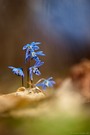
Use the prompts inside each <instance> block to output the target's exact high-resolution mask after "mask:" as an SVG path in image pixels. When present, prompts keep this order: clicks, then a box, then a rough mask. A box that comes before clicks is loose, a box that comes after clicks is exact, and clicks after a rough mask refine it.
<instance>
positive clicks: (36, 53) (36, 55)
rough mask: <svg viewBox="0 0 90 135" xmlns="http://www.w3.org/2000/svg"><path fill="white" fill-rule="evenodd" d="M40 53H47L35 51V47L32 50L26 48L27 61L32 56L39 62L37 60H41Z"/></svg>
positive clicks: (42, 54)
mask: <svg viewBox="0 0 90 135" xmlns="http://www.w3.org/2000/svg"><path fill="white" fill-rule="evenodd" d="M38 55H39V56H45V54H44V53H43V51H37V52H35V51H34V50H33V49H32V50H29V49H27V50H26V56H25V61H27V60H28V59H30V58H31V59H34V60H35V61H36V62H37V61H39V58H38Z"/></svg>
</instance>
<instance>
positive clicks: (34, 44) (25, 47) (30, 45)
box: [23, 42, 41, 50]
mask: <svg viewBox="0 0 90 135" xmlns="http://www.w3.org/2000/svg"><path fill="white" fill-rule="evenodd" d="M39 44H41V43H40V42H32V43H30V44H26V45H25V46H23V50H26V49H30V50H31V49H33V50H38V49H39V46H37V45H39Z"/></svg>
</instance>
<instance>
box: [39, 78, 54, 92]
mask: <svg viewBox="0 0 90 135" xmlns="http://www.w3.org/2000/svg"><path fill="white" fill-rule="evenodd" d="M54 84H55V81H53V78H52V77H50V78H48V79H45V80H44V81H42V82H41V83H38V84H36V86H41V87H42V89H43V90H45V89H46V88H47V87H53V85H54Z"/></svg>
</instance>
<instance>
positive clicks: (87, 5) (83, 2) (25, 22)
mask: <svg viewBox="0 0 90 135" xmlns="http://www.w3.org/2000/svg"><path fill="white" fill-rule="evenodd" d="M89 12H90V1H89V0H73V1H72V0H69V1H67V0H13V1H12V0H0V63H1V64H0V91H1V92H3V93H7V91H13V90H12V88H11V85H14V84H16V83H17V86H16V85H15V89H16V88H18V87H19V86H20V83H21V80H20V78H19V77H17V76H15V75H13V74H12V73H11V71H10V70H9V69H8V66H10V65H12V66H15V67H23V68H24V70H25V64H24V54H25V52H24V51H22V47H23V46H24V45H25V44H27V43H30V42H32V41H40V42H42V45H40V47H41V50H43V51H44V53H45V54H46V57H45V58H42V60H43V61H45V64H44V66H43V67H42V68H41V72H42V77H43V76H45V77H49V76H53V77H54V78H58V77H62V76H65V75H67V74H68V69H69V67H71V65H73V64H74V63H77V62H79V61H80V60H81V59H82V58H90V14H89ZM36 78H37V77H36Z"/></svg>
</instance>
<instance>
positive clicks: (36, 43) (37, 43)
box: [31, 42, 41, 45]
mask: <svg viewBox="0 0 90 135" xmlns="http://www.w3.org/2000/svg"><path fill="white" fill-rule="evenodd" d="M31 44H35V45H39V44H41V42H32V43H31Z"/></svg>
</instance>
